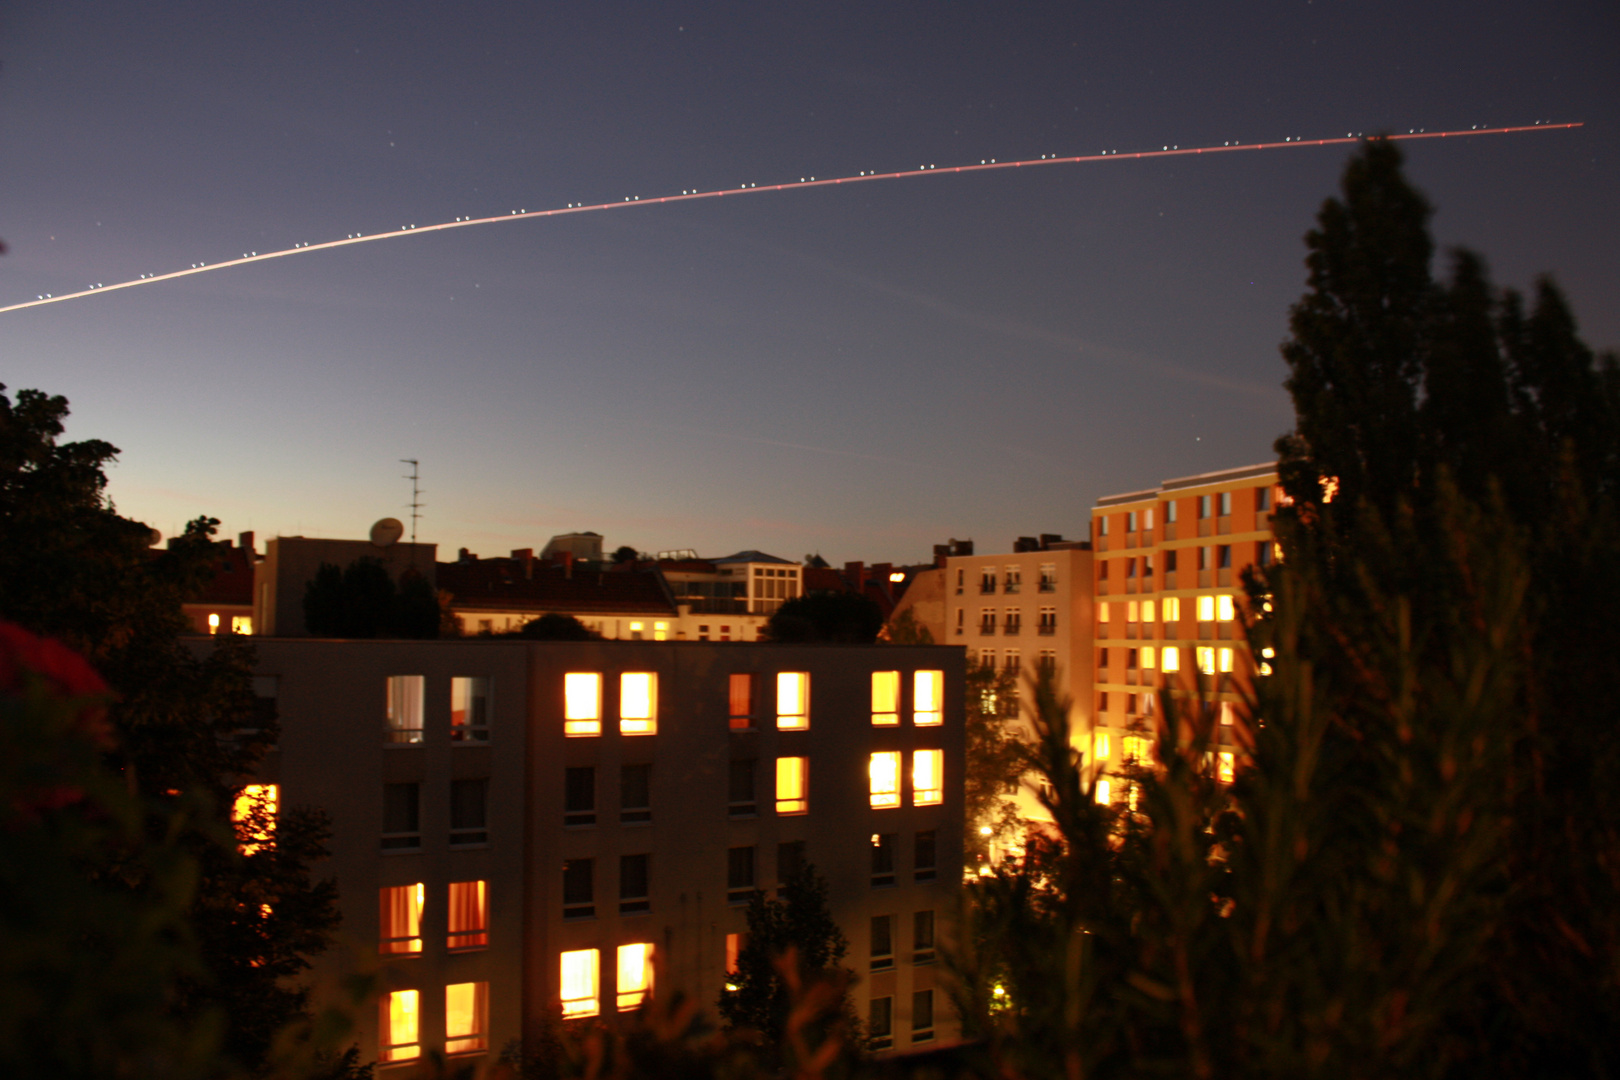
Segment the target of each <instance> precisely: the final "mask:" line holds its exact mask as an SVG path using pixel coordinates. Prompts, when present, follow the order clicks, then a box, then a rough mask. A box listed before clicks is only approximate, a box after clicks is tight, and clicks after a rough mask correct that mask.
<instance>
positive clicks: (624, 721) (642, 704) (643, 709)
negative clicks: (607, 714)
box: [619, 671, 658, 735]
mask: <svg viewBox="0 0 1620 1080" xmlns="http://www.w3.org/2000/svg"><path fill="white" fill-rule="evenodd" d="M657 733H658V675H657V673H655V672H651V671H625V672H621V673H620V674H619V734H620V735H656V734H657Z"/></svg>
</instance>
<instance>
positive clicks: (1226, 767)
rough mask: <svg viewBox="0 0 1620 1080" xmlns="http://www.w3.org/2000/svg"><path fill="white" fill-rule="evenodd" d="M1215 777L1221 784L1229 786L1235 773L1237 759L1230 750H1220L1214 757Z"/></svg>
mask: <svg viewBox="0 0 1620 1080" xmlns="http://www.w3.org/2000/svg"><path fill="white" fill-rule="evenodd" d="M1215 760H1216V763H1217V764H1216V766H1215V768H1216V776H1217V777H1218V778H1219V779H1220V781H1221V783H1223V784H1230V783H1231V782H1232V777H1233V776H1234V775H1235V774H1236V772H1237V757H1236V756H1235V755H1234V754H1233V753H1232V751H1230V750H1222V751H1221V752H1220V754H1219V755H1218V756H1217V757H1216V759H1215Z"/></svg>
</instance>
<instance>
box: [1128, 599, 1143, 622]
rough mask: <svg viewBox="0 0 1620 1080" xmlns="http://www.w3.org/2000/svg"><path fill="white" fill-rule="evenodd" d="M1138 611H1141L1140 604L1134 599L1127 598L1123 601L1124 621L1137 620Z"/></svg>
mask: <svg viewBox="0 0 1620 1080" xmlns="http://www.w3.org/2000/svg"><path fill="white" fill-rule="evenodd" d="M1140 611H1141V608H1140V605H1139V604H1138V603H1137V602H1136V601H1135V600H1127V601H1125V621H1126V622H1128V623H1133V622H1137V621H1138V617H1139V615H1140Z"/></svg>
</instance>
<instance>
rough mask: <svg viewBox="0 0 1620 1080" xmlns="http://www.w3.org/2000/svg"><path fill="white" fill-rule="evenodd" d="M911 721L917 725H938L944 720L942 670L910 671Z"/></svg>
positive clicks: (943, 677)
mask: <svg viewBox="0 0 1620 1080" xmlns="http://www.w3.org/2000/svg"><path fill="white" fill-rule="evenodd" d="M911 722H912V723H913V724H915V725H916V726H917V727H938V726H939V725H940V724H943V723H944V722H945V673H944V672H943V671H914V672H912V675H911Z"/></svg>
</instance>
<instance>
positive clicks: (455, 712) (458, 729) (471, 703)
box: [450, 675, 489, 742]
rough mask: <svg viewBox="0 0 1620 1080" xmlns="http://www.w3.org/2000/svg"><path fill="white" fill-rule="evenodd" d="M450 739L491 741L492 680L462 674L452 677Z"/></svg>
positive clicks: (454, 740)
mask: <svg viewBox="0 0 1620 1080" xmlns="http://www.w3.org/2000/svg"><path fill="white" fill-rule="evenodd" d="M450 741H451V742H489V680H488V679H487V678H484V677H482V676H471V675H458V676H456V677H455V678H452V679H451V680H450Z"/></svg>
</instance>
